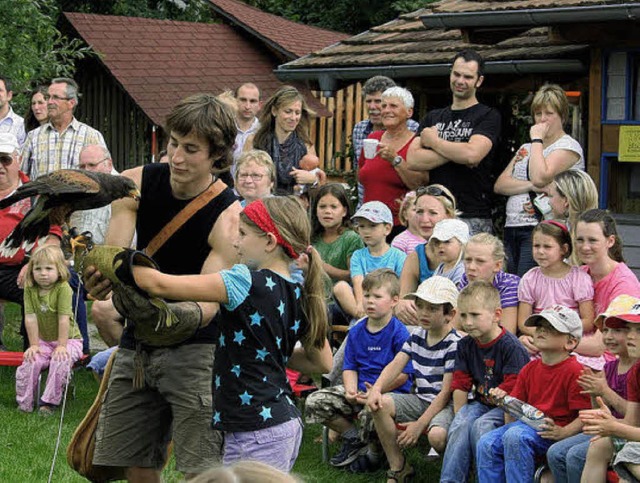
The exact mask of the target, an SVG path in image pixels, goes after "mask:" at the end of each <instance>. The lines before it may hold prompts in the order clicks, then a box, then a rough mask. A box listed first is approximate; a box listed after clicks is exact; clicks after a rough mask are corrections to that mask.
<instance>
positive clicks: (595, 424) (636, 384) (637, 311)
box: [580, 296, 640, 483]
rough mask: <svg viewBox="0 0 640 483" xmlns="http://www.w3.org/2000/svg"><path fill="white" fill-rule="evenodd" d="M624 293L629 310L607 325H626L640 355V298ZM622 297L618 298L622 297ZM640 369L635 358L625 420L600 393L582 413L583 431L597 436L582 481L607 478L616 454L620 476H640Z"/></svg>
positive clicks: (630, 346)
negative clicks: (595, 402)
mask: <svg viewBox="0 0 640 483" xmlns="http://www.w3.org/2000/svg"><path fill="white" fill-rule="evenodd" d="M622 297H624V304H623V305H624V306H625V307H626V310H621V312H620V313H617V314H613V315H610V316H608V317H606V318H605V320H604V323H605V324H606V326H607V327H612V328H625V329H626V330H627V350H628V352H629V355H630V356H631V357H635V358H640V298H637V297H631V296H622ZM620 298H621V297H618V298H617V299H616V300H618V301H620ZM620 308H623V306H622V305H621V307H620ZM639 371H640V363H638V362H636V363H635V364H634V365H633V367H632V368H631V369H630V370H629V373H628V375H627V398H628V402H627V408H626V409H627V412H626V413H625V416H624V419H623V420H622V421H620V420H618V419H616V418H615V417H614V416H613V414H612V413H611V411H610V410H609V408H608V407H607V406H606V405H605V403H604V401H603V400H602V398H600V397H598V398H596V400H597V404H598V408H597V409H592V410H589V411H582V412H581V413H580V419H581V420H582V423H583V424H584V427H583V431H584V433H585V434H587V435H590V436H594V438H593V439H592V442H591V444H590V445H589V451H588V453H587V462H586V465H585V467H584V470H583V472H582V480H581V481H584V482H587V483H588V482H591V481H605V478H606V474H607V467H608V465H609V462H610V461H611V460H612V458H613V456H615V460H614V463H613V467H614V469H615V470H616V472H617V473H618V474H619V475H620V477H621V478H623V479H624V480H625V481H634V482H635V481H638V480H640V457H639V456H638V455H639V454H640V444H639V443H637V441H640V429H638V426H640V372H639ZM627 441H628V442H627Z"/></svg>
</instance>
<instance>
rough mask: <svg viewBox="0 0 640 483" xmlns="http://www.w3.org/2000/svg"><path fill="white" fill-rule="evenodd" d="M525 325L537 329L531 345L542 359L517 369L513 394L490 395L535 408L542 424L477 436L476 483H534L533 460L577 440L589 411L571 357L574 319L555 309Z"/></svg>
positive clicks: (576, 328) (577, 328)
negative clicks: (573, 438) (557, 443)
mask: <svg viewBox="0 0 640 483" xmlns="http://www.w3.org/2000/svg"><path fill="white" fill-rule="evenodd" d="M525 323H526V325H527V326H528V327H535V328H536V331H535V336H534V343H535V345H536V347H537V348H538V350H539V351H540V357H541V358H540V359H536V360H533V361H531V362H530V363H529V364H527V365H526V366H525V367H524V368H523V369H522V371H521V372H520V373H519V374H518V378H517V380H516V385H515V387H514V388H513V390H511V391H505V390H504V389H501V388H493V389H491V390H490V391H489V394H490V395H491V396H492V397H494V398H496V399H498V400H499V399H502V398H504V397H505V396H506V395H507V394H509V395H511V396H513V397H515V398H517V399H520V400H521V401H523V402H525V403H528V404H531V405H532V406H535V407H536V408H538V409H539V410H540V411H542V412H543V413H544V414H545V418H544V422H543V423H542V425H541V426H540V429H539V430H536V429H533V428H532V427H530V426H528V425H526V424H525V423H524V422H522V421H515V422H512V423H509V424H506V425H505V426H503V427H501V428H498V429H495V430H493V431H491V432H489V433H487V434H485V435H484V436H482V437H481V438H480V441H478V448H477V454H476V464H477V467H478V482H479V483H494V482H496V481H509V482H510V483H511V482H513V483H516V482H523V483H525V482H526V483H529V482H531V481H533V477H534V473H535V469H536V464H535V459H536V458H537V457H539V456H543V455H544V454H545V453H546V452H547V449H548V448H549V446H551V445H552V444H553V442H554V441H559V440H562V439H565V438H568V437H570V436H573V435H575V434H578V433H579V432H580V430H581V429H582V423H581V422H580V419H579V418H578V412H579V411H580V410H581V409H586V408H588V407H590V400H589V396H588V395H587V394H584V393H582V392H581V388H580V386H579V385H578V382H577V379H578V376H579V375H580V373H581V372H582V366H581V364H580V363H579V362H578V361H577V360H576V358H575V357H574V356H572V355H570V354H571V352H572V351H573V350H574V349H575V347H576V345H578V341H579V340H580V337H582V322H581V320H580V317H579V316H578V314H577V313H576V312H575V311H573V310H571V309H569V308H567V307H564V306H562V305H554V306H553V307H551V308H548V309H545V310H543V311H542V312H540V313H539V314H536V315H532V316H531V317H529V318H528V319H527V320H526V322H525ZM506 418H507V419H508V420H512V419H511V418H510V417H508V416H507V417H506Z"/></svg>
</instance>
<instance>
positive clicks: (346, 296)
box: [333, 201, 407, 319]
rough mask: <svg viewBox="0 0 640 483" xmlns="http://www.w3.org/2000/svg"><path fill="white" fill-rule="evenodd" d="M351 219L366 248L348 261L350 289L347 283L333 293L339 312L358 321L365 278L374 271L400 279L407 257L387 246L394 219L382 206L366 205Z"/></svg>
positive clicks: (341, 283) (387, 209)
mask: <svg viewBox="0 0 640 483" xmlns="http://www.w3.org/2000/svg"><path fill="white" fill-rule="evenodd" d="M351 219H352V220H353V221H354V224H355V225H356V229H357V230H358V235H360V238H362V241H363V242H364V244H365V245H366V246H365V247H364V248H361V249H360V250H356V251H355V252H354V253H353V256H352V257H351V270H350V271H351V283H352V285H353V288H351V286H350V285H349V284H348V283H347V282H338V283H337V284H336V285H335V287H334V288H333V293H334V295H335V297H336V300H337V302H338V304H340V307H342V310H344V311H345V312H346V313H347V314H348V315H349V316H351V317H353V318H356V319H359V318H362V317H364V314H365V310H364V305H363V302H364V299H363V293H362V280H363V278H364V276H365V275H366V274H367V273H369V272H372V271H373V270H375V269H376V268H390V269H391V270H393V271H394V272H395V273H396V274H397V275H398V276H400V272H402V265H403V264H404V260H405V258H406V257H407V255H406V254H405V253H403V252H401V251H400V250H398V249H397V248H393V247H391V246H389V244H388V243H387V240H386V237H387V235H388V234H389V233H391V229H392V228H393V215H392V214H391V210H390V209H389V207H388V206H387V205H385V204H384V203H381V202H380V201H369V202H368V203H365V204H363V205H362V206H361V207H360V209H359V210H358V211H357V212H356V214H355V215H353V217H352V218H351Z"/></svg>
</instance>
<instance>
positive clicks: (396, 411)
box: [367, 276, 460, 481]
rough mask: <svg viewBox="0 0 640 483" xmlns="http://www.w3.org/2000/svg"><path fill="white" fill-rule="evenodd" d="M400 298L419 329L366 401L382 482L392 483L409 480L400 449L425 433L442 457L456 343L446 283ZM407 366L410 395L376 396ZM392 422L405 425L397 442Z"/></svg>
mask: <svg viewBox="0 0 640 483" xmlns="http://www.w3.org/2000/svg"><path fill="white" fill-rule="evenodd" d="M404 298H409V299H415V303H416V308H417V311H418V318H419V320H420V328H418V330H416V331H414V333H413V334H412V335H411V336H410V337H409V339H407V341H406V342H405V344H404V346H403V347H402V350H401V351H400V352H399V353H398V354H397V355H396V356H395V358H394V359H393V361H392V362H391V363H389V365H387V367H385V368H384V370H383V371H382V373H381V374H380V377H378V379H377V381H376V382H375V384H374V385H373V386H372V387H371V389H370V390H369V397H368V400H367V406H368V408H369V409H370V410H371V412H372V413H373V418H374V424H375V427H376V431H377V433H378V437H379V438H380V442H381V443H382V447H383V449H384V452H385V454H386V456H387V460H388V461H389V468H390V469H389V472H388V474H387V476H388V477H389V478H390V479H394V478H395V479H396V481H401V480H402V479H403V478H406V477H407V476H410V475H412V474H413V468H412V467H411V465H410V464H409V463H408V462H407V461H406V460H405V458H404V456H403V454H402V449H403V448H408V447H410V446H413V445H414V444H416V442H417V441H418V438H419V437H420V435H421V434H422V433H423V431H424V430H425V429H426V430H427V431H428V439H429V444H430V445H431V446H432V448H434V449H435V450H436V451H438V452H440V453H441V452H442V451H444V448H445V445H446V442H447V430H448V428H449V425H450V424H451V421H452V420H453V406H452V404H451V380H452V375H453V368H454V362H455V356H456V349H457V345H458V340H459V339H460V335H458V333H457V332H456V331H455V329H454V328H453V327H452V325H451V321H452V320H453V318H454V316H455V314H456V307H457V305H458V290H457V288H456V286H455V284H454V283H453V282H452V281H451V280H449V279H448V278H445V277H440V276H433V277H431V278H428V279H427V280H425V281H424V282H422V283H421V284H420V286H419V287H418V290H417V291H416V292H415V293H411V294H407V295H405V297H404ZM409 361H411V362H412V363H413V370H414V377H415V381H416V392H415V394H391V393H388V394H384V395H383V394H381V388H383V387H385V386H386V384H387V381H390V380H393V379H394V378H395V377H397V376H398V374H400V372H401V371H402V369H403V368H404V367H405V366H406V364H407V362H409ZM396 422H400V423H406V429H405V430H404V431H403V432H402V433H400V435H398V436H396V427H395V423H396Z"/></svg>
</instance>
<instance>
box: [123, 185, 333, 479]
mask: <svg viewBox="0 0 640 483" xmlns="http://www.w3.org/2000/svg"><path fill="white" fill-rule="evenodd" d="M310 232H311V230H310V226H309V221H308V218H307V215H306V213H305V211H304V209H303V208H302V206H301V205H300V203H299V202H298V201H297V200H296V199H294V198H293V197H274V198H266V199H263V200H257V201H254V202H253V203H250V204H249V205H247V207H246V208H245V209H244V211H243V212H242V213H241V214H240V229H239V237H238V241H237V242H236V243H235V246H236V248H237V250H238V254H239V256H240V260H241V262H242V263H241V264H238V265H235V266H233V267H232V268H231V269H229V270H222V271H221V272H219V273H212V274H204V275H178V276H176V275H168V274H164V273H161V272H158V271H157V270H153V269H147V268H144V267H133V274H134V277H135V280H136V282H137V284H138V285H139V287H140V288H141V289H143V290H146V291H147V292H148V293H150V294H152V295H155V296H159V297H165V298H168V299H172V300H195V301H209V302H219V303H220V305H221V306H220V317H219V318H217V319H216V323H217V336H218V341H217V346H216V353H215V362H214V384H213V386H214V408H215V409H214V415H213V427H214V428H215V429H218V430H222V431H224V432H225V445H224V457H223V463H224V464H225V465H228V464H232V463H233V462H235V461H240V460H247V459H250V460H257V461H262V462H264V463H267V464H269V465H271V466H274V467H276V468H279V469H281V470H283V471H290V470H291V468H292V467H293V464H294V463H295V460H296V458H297V456H298V450H299V448H300V442H301V440H302V422H301V419H300V413H299V411H298V409H297V407H296V405H295V404H294V402H293V401H292V393H291V387H290V386H289V383H288V381H287V376H286V372H285V370H286V367H290V368H292V369H295V370H298V371H300V372H303V373H305V374H310V373H316V372H328V371H329V370H330V369H331V363H332V358H331V349H330V347H329V344H328V341H327V308H326V303H325V299H324V296H323V276H322V274H323V271H322V260H321V258H320V256H319V255H318V252H317V251H316V250H315V249H314V248H312V247H311V246H310ZM301 255H303V256H304V257H308V259H309V262H308V266H309V268H308V272H307V274H306V277H305V282H304V286H301V285H299V284H297V283H296V282H294V281H293V280H291V274H290V272H289V266H290V265H291V261H292V260H295V259H297V258H299V257H300V256H301ZM298 341H300V342H301V345H298V346H296V343H297V342H298Z"/></svg>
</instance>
